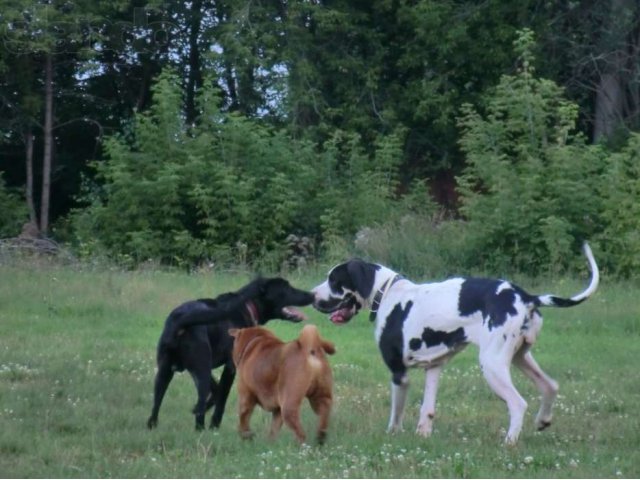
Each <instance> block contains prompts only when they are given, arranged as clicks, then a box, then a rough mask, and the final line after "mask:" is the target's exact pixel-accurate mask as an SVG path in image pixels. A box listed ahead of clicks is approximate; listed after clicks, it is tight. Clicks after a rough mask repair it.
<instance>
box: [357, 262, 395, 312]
mask: <svg viewBox="0 0 640 480" xmlns="http://www.w3.org/2000/svg"><path fill="white" fill-rule="evenodd" d="M398 276H399V277H402V275H400V274H399V273H398V272H394V271H393V270H391V269H390V268H387V267H384V266H382V265H380V268H379V269H378V271H377V272H376V276H375V280H374V282H373V288H372V289H371V293H370V294H369V297H368V298H367V299H366V302H367V306H368V307H369V308H371V306H372V305H373V301H374V299H375V297H376V294H377V293H378V292H379V291H380V290H384V293H386V291H387V290H389V288H390V287H391V283H392V282H393V281H394V278H396V277H398ZM402 278H404V277H402ZM397 280H399V279H397ZM397 280H396V281H397Z"/></svg>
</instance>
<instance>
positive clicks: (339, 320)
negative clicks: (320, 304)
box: [329, 308, 347, 325]
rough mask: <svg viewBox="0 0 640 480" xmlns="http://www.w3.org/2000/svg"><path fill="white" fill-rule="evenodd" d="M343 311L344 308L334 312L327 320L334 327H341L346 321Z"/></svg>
mask: <svg viewBox="0 0 640 480" xmlns="http://www.w3.org/2000/svg"><path fill="white" fill-rule="evenodd" d="M345 310H346V309H344V308H342V309H340V310H336V311H335V312H333V313H332V314H331V316H330V317H329V319H330V320H331V321H332V322H333V323H335V324H336V325H342V324H344V323H345V322H346V321H347V316H346V315H345Z"/></svg>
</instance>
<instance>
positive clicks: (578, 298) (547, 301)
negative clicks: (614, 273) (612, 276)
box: [538, 242, 600, 307]
mask: <svg viewBox="0 0 640 480" xmlns="http://www.w3.org/2000/svg"><path fill="white" fill-rule="evenodd" d="M582 251H583V252H584V254H585V256H586V257H587V261H588V262H589V269H590V270H591V282H589V286H588V287H587V288H586V289H585V290H584V291H582V292H580V293H578V294H577V295H574V296H573V297H571V298H562V297H556V296H555V295H540V296H539V297H538V300H539V301H540V305H542V306H547V307H573V306H574V305H578V304H579V303H582V302H583V301H585V300H586V299H587V298H589V297H590V296H591V295H593V293H594V292H595V291H596V289H597V288H598V283H600V271H599V270H598V265H597V264H596V259H595V258H594V257H593V252H592V251H591V247H589V244H588V243H587V242H584V244H583V245H582Z"/></svg>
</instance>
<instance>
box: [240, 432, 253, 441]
mask: <svg viewBox="0 0 640 480" xmlns="http://www.w3.org/2000/svg"><path fill="white" fill-rule="evenodd" d="M254 436H255V433H253V432H252V431H251V430H245V431H243V432H240V438H242V439H243V440H252V439H253V437H254Z"/></svg>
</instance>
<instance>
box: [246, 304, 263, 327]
mask: <svg viewBox="0 0 640 480" xmlns="http://www.w3.org/2000/svg"><path fill="white" fill-rule="evenodd" d="M244 306H245V307H246V309H247V320H249V323H251V326H252V327H255V326H257V325H260V312H259V311H258V306H257V305H256V304H255V302H254V301H252V300H248V301H247V303H245V305H244Z"/></svg>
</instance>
